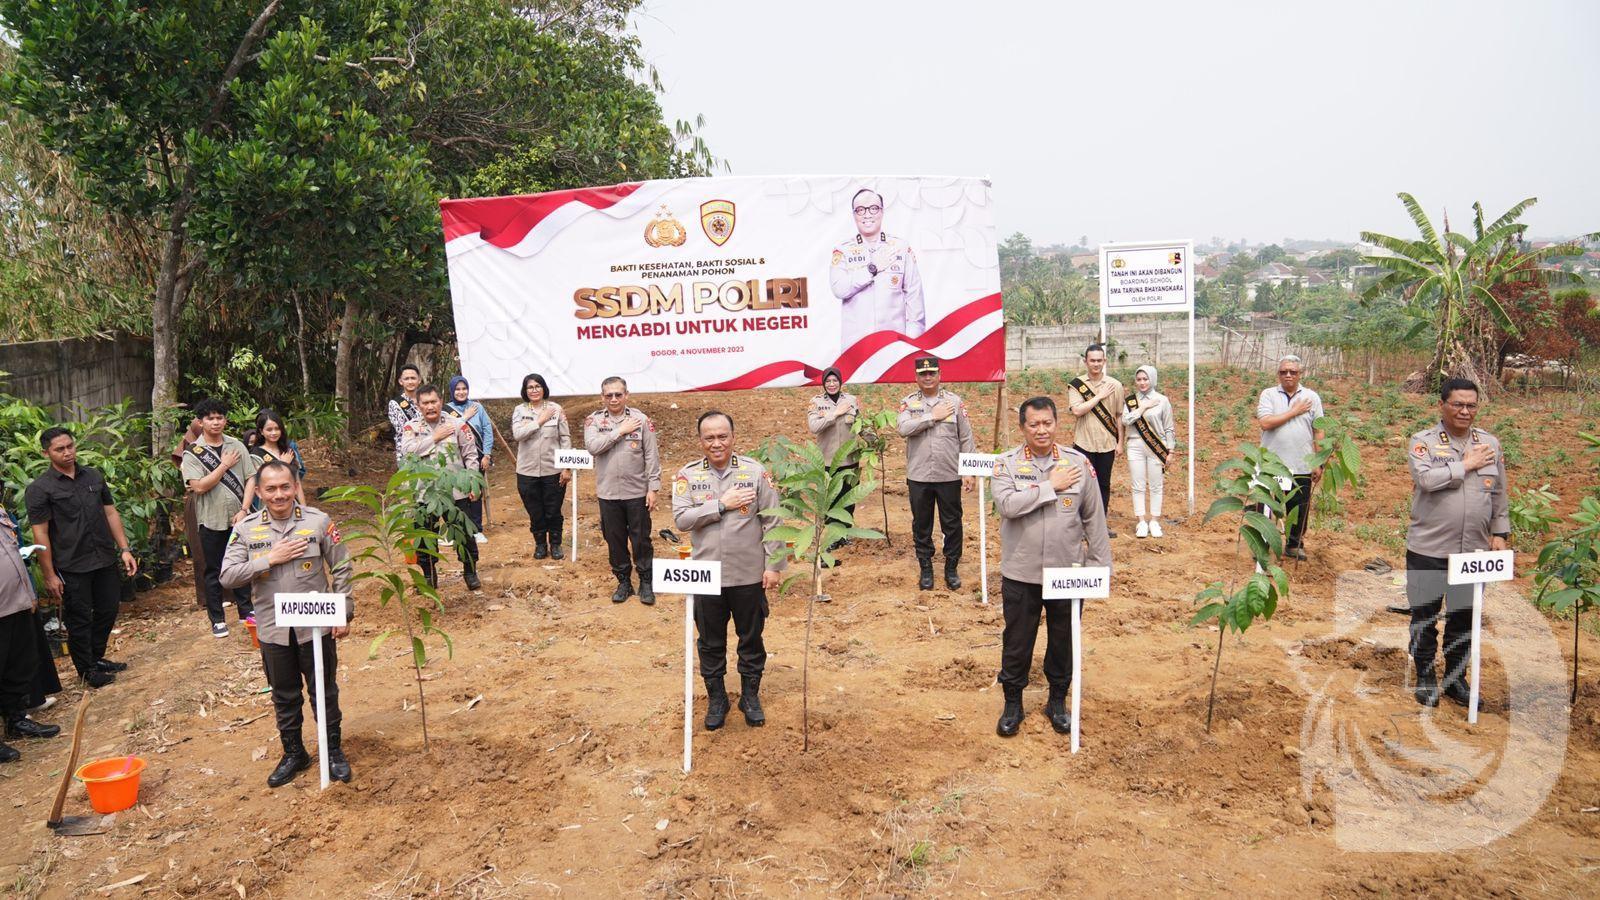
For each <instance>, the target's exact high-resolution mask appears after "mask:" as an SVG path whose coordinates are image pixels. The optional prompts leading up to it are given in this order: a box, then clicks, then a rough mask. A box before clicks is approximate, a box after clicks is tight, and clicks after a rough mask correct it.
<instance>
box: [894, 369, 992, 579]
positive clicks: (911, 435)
mask: <svg viewBox="0 0 1600 900" xmlns="http://www.w3.org/2000/svg"><path fill="white" fill-rule="evenodd" d="M912 366H913V368H914V370H915V371H916V373H917V390H916V392H915V393H913V394H911V395H910V396H908V397H906V398H905V400H903V401H901V403H900V414H899V415H898V416H896V417H895V426H896V428H897V429H898V430H899V431H900V436H901V437H903V438H905V439H906V489H907V493H908V494H909V495H910V498H911V541H912V543H913V544H914V545H915V546H916V551H917V566H918V567H919V569H920V574H919V577H918V580H917V587H918V588H920V589H921V590H924V591H926V590H932V588H933V509H934V505H935V504H936V503H937V505H938V507H939V530H940V531H941V532H943V533H944V583H945V587H948V588H949V589H950V590H952V591H954V590H959V589H960V588H961V575H960V574H959V572H958V571H957V567H958V566H959V565H960V563H961V541H962V534H961V491H962V490H963V489H964V490H969V491H970V490H972V488H973V480H972V478H971V477H970V476H969V477H967V478H961V477H960V476H959V475H957V472H958V471H959V470H960V466H959V463H960V461H961V454H963V453H974V452H976V451H977V449H978V444H977V441H976V440H975V439H974V438H973V436H972V423H971V422H969V421H968V420H967V408H966V405H965V404H963V403H962V402H961V398H960V397H957V396H956V395H955V394H952V393H950V392H949V391H947V390H944V389H943V388H941V387H940V381H939V360H938V358H937V357H933V356H919V357H917V358H916V360H914V361H913V362H912Z"/></svg>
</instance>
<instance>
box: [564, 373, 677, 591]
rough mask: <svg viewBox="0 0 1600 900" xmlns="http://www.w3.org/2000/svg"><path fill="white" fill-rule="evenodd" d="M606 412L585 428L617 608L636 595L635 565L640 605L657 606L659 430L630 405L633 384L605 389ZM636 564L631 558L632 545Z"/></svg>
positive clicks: (613, 381)
mask: <svg viewBox="0 0 1600 900" xmlns="http://www.w3.org/2000/svg"><path fill="white" fill-rule="evenodd" d="M600 399H601V400H604V401H605V407H604V408H603V409H599V410H596V411H595V412H593V413H591V414H590V416H589V418H588V419H586V420H585V421H584V423H583V446H584V449H586V450H588V451H589V452H590V453H592V454H594V484H595V488H594V490H595V495H596V496H597V497H599V498H600V533H601V534H603V535H605V539H606V549H607V550H608V551H610V555H611V573H612V574H613V575H615V576H617V589H616V591H614V592H613V593H612V594H611V602H612V603H624V602H626V601H627V599H628V596H629V595H630V594H632V593H633V582H632V581H630V580H629V579H630V577H631V574H632V573H631V572H630V571H629V565H630V563H631V565H632V567H633V568H634V569H637V570H638V572H639V602H640V603H643V604H644V605H645V606H653V605H655V602H656V592H655V589H654V588H653V587H651V585H650V564H651V562H653V561H654V560H655V550H654V548H652V547H651V546H650V514H651V513H653V512H655V509H656V492H657V491H659V490H661V451H660V449H659V448H658V447H657V446H656V426H655V423H654V422H651V421H650V417H649V416H647V415H645V414H644V413H642V412H640V411H639V410H637V409H635V408H634V407H631V406H629V405H628V383H627V382H626V381H623V380H622V379H621V378H618V377H616V376H612V377H610V378H607V379H606V380H605V381H603V382H601V384H600ZM630 544H631V545H632V547H633V558H632V559H631V560H630V559H629V558H628V548H629V545H630Z"/></svg>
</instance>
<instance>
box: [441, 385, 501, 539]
mask: <svg viewBox="0 0 1600 900" xmlns="http://www.w3.org/2000/svg"><path fill="white" fill-rule="evenodd" d="M448 391H449V394H450V402H449V403H447V404H445V405H446V406H448V407H449V408H450V411H451V412H454V413H455V414H456V415H458V416H460V417H461V418H463V419H466V420H467V427H468V428H471V429H472V433H473V435H474V436H476V437H477V439H478V450H479V456H478V471H479V472H482V473H484V476H485V478H486V479H487V476H488V473H489V454H490V453H491V452H493V451H494V423H492V422H490V421H489V414H488V413H487V412H485V411H484V409H483V404H482V403H479V402H477V401H475V400H472V399H470V398H469V397H468V394H469V393H470V389H469V388H468V386H467V379H466V378H464V377H462V376H460V375H457V376H455V377H453V378H451V379H450V387H449V389H448ZM488 490H489V486H488V483H487V481H485V483H484V493H487V492H488ZM483 498H484V494H479V495H478V499H476V500H473V501H470V502H469V503H467V518H469V519H471V520H472V527H473V529H474V532H473V535H472V537H473V540H475V541H477V542H478V543H480V544H485V543H488V538H485V537H484V536H483Z"/></svg>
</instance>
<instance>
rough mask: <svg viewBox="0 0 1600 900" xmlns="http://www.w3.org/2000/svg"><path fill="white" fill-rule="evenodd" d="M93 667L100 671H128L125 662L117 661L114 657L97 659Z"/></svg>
mask: <svg viewBox="0 0 1600 900" xmlns="http://www.w3.org/2000/svg"><path fill="white" fill-rule="evenodd" d="M94 667H95V668H96V669H97V670H99V671H101V672H113V673H115V672H126V671H128V664H127V663H125V662H117V661H116V660H114V659H97V660H95V661H94Z"/></svg>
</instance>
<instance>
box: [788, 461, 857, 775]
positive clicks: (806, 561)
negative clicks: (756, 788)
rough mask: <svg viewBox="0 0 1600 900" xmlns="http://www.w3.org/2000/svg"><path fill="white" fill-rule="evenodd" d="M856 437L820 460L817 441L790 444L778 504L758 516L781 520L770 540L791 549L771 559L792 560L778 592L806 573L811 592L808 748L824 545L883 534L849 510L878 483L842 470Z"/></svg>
mask: <svg viewBox="0 0 1600 900" xmlns="http://www.w3.org/2000/svg"><path fill="white" fill-rule="evenodd" d="M854 444H855V442H854V441H847V442H846V443H845V444H844V445H843V446H841V447H840V448H839V450H838V452H836V453H834V455H833V458H832V459H823V457H822V450H821V449H820V448H818V447H817V445H816V444H805V445H795V444H790V445H789V446H790V449H791V452H792V454H793V456H792V458H791V460H790V461H789V464H788V465H785V466H782V467H780V468H779V470H778V471H780V472H781V473H782V474H781V476H780V475H774V477H773V480H774V481H775V482H776V487H777V489H778V493H779V496H780V497H781V499H780V500H779V502H778V506H777V507H776V508H773V509H764V510H761V515H764V516H766V515H771V516H779V517H781V518H782V519H783V520H784V524H782V525H779V526H778V527H777V528H774V529H773V530H772V532H771V534H770V535H769V536H768V537H769V539H770V540H775V541H784V542H786V543H788V544H790V546H789V547H785V548H783V549H780V550H779V551H777V552H776V553H774V554H773V556H772V558H771V559H770V560H769V561H770V562H778V561H780V560H782V559H784V558H786V557H788V558H791V559H792V560H793V561H794V562H795V563H796V569H797V571H795V572H794V573H793V574H791V575H790V576H789V577H788V578H786V579H784V581H783V586H782V588H780V590H779V593H783V592H787V591H788V590H789V586H790V585H792V584H794V583H795V582H796V581H798V580H800V579H802V578H805V577H807V576H810V578H811V596H810V597H809V598H808V599H807V601H806V643H805V656H804V660H803V662H802V664H801V667H800V696H801V701H800V702H801V713H800V721H801V726H800V729H801V748H800V749H801V750H802V751H805V750H809V749H811V625H812V621H813V619H814V617H815V615H816V606H817V599H818V598H820V597H821V596H822V582H823V570H824V569H825V568H832V567H833V565H834V563H835V562H836V560H835V558H834V555H833V554H832V553H831V552H829V550H828V548H829V547H831V546H833V544H834V542H835V541H837V540H839V539H840V538H847V537H849V538H863V539H867V540H881V539H882V538H883V535H882V534H880V533H879V532H876V531H873V530H871V529H869V528H857V527H856V525H855V517H854V516H852V515H851V514H850V509H849V507H851V506H852V505H854V504H856V503H858V502H860V500H861V498H862V497H865V496H867V495H868V494H870V493H872V491H873V489H874V488H876V487H877V486H878V485H877V483H876V482H874V481H860V482H858V483H856V484H854V485H852V484H850V481H851V480H853V479H854V478H855V477H856V476H855V475H854V474H853V473H851V472H850V471H849V470H842V471H841V470H840V466H841V465H842V464H843V463H844V461H845V460H847V459H849V458H850V454H851V452H852V451H853V450H854V449H855V446H854Z"/></svg>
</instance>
